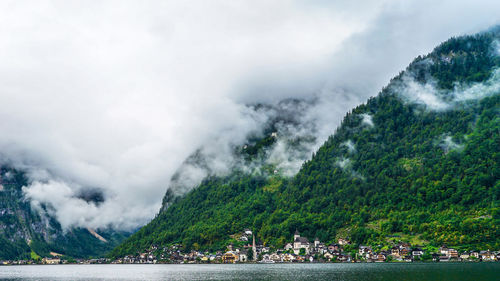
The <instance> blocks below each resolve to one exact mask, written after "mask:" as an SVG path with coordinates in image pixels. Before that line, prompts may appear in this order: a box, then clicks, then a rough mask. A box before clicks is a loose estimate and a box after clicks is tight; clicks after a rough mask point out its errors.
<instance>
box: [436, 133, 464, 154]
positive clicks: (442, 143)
mask: <svg viewBox="0 0 500 281" xmlns="http://www.w3.org/2000/svg"><path fill="white" fill-rule="evenodd" d="M438 145H439V147H441V149H442V150H443V151H444V153H448V152H450V151H452V150H457V151H461V150H462V149H463V148H464V145H463V144H459V143H456V142H454V141H453V138H452V137H451V136H450V135H443V136H442V137H441V139H440V140H439V143H438Z"/></svg>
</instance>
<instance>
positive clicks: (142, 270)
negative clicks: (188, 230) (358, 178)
mask: <svg viewBox="0 0 500 281" xmlns="http://www.w3.org/2000/svg"><path fill="white" fill-rule="evenodd" d="M0 280H2V281H3V280H51V281H56V280H64V281H67V280H314V281H321V280H357V281H358V280H359V281H369V280H436V281H437V280H440V281H442V280H474V281H476V280H500V263H497V262H495V263H375V264H373V263H358V264H234V265H229V264H227V265H226V264H213V265H201V264H199V265H197V264H186V265H27V266H0Z"/></svg>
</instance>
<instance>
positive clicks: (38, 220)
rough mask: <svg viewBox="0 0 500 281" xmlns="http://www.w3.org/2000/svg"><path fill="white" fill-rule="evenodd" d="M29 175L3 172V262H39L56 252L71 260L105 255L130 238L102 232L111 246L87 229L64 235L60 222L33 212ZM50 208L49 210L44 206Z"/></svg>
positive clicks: (0, 213) (0, 191) (0, 193)
mask: <svg viewBox="0 0 500 281" xmlns="http://www.w3.org/2000/svg"><path fill="white" fill-rule="evenodd" d="M27 185H28V179H27V177H26V174H25V173H24V172H22V171H18V170H15V169H12V168H9V167H7V166H4V167H1V168H0V260H2V259H8V260H15V259H34V260H36V259H40V258H42V257H50V256H51V255H50V253H51V252H54V253H57V254H61V255H64V256H67V257H68V258H84V257H85V258H87V257H92V256H94V257H98V256H102V255H104V254H105V253H106V252H108V251H109V250H111V249H112V248H113V247H115V246H116V245H118V244H119V243H120V242H121V241H123V240H124V238H125V237H127V236H126V235H127V233H122V232H116V231H112V230H104V231H99V234H101V236H103V237H104V238H105V239H106V240H107V241H108V242H107V243H104V242H102V241H100V240H98V239H97V238H96V237H94V236H92V234H90V233H89V231H87V230H86V229H83V228H73V229H68V230H66V231H63V230H62V229H61V225H60V224H59V223H58V222H57V220H56V219H55V218H54V217H52V216H50V215H48V214H46V213H45V214H41V213H40V212H38V211H37V210H35V209H33V207H32V205H31V203H30V202H29V200H26V199H25V198H24V194H23V191H22V187H23V186H27ZM42 207H43V208H47V206H42Z"/></svg>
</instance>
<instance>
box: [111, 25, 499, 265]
mask: <svg viewBox="0 0 500 281" xmlns="http://www.w3.org/2000/svg"><path fill="white" fill-rule="evenodd" d="M499 39H500V34H499V32H498V31H495V30H493V31H489V32H486V33H481V34H478V35H474V36H464V37H459V38H452V39H450V40H448V41H446V42H445V43H443V44H441V45H440V46H438V47H437V48H436V49H435V50H434V51H433V52H432V53H430V54H429V55H427V56H424V57H418V58H417V59H415V60H414V61H413V62H412V63H411V64H410V65H409V66H408V68H407V69H406V70H405V71H404V72H401V73H400V75H398V76H397V77H395V78H394V79H393V80H391V82H390V83H389V85H388V86H387V87H386V88H384V89H383V90H382V91H381V93H380V94H379V95H378V96H376V97H374V98H370V99H369V100H368V101H367V102H366V104H363V105H360V106H358V107H356V108H355V109H353V110H352V111H350V112H349V113H347V115H346V116H345V118H344V120H343V122H342V124H341V126H340V127H339V128H338V129H337V130H336V131H335V132H333V131H332V133H333V135H332V136H331V137H330V138H329V139H328V140H327V141H326V142H325V143H324V145H323V146H322V147H321V148H320V149H319V150H318V151H317V152H316V153H315V155H313V157H312V159H311V160H309V161H307V162H305V163H304V164H303V166H302V168H301V170H300V171H299V173H298V174H297V175H295V176H294V177H292V178H285V177H284V176H281V175H279V174H272V173H270V174H247V173H244V172H242V171H240V170H237V169H235V171H234V172H233V173H232V174H231V175H230V176H227V177H215V176H212V177H208V178H206V179H205V180H204V181H203V182H202V183H201V184H200V185H199V186H198V187H197V188H195V189H194V190H192V191H190V192H189V193H187V194H185V195H183V196H174V195H172V194H170V195H169V196H167V197H166V198H168V200H166V201H168V208H164V211H162V212H160V213H159V214H158V216H157V217H156V218H154V219H153V220H152V221H151V222H150V223H149V224H148V225H146V226H145V227H143V228H142V229H140V230H139V231H138V232H137V233H135V234H134V235H133V236H131V237H130V238H129V239H128V240H126V242H124V243H123V244H122V245H120V246H119V247H117V248H116V249H115V250H113V251H112V253H111V255H112V256H123V255H125V254H135V253H137V252H139V251H142V250H144V249H147V248H149V246H150V245H152V244H157V245H169V244H172V243H182V245H183V247H184V248H186V249H192V248H194V249H211V250H219V249H224V247H225V245H227V243H229V242H230V241H232V238H231V237H230V235H232V234H235V233H238V232H241V231H242V230H243V229H244V228H251V229H253V230H254V231H255V232H256V233H257V236H258V238H259V239H260V240H262V241H263V242H264V243H265V244H267V245H271V246H277V247H278V246H279V247H281V246H283V245H284V243H285V242H289V241H290V240H291V237H292V234H293V232H294V231H295V230H296V229H298V230H300V231H301V233H302V234H303V235H304V236H307V237H311V238H312V237H319V239H320V240H321V241H326V242H328V241H334V240H335V239H336V238H338V237H345V236H348V237H349V238H350V239H351V240H352V241H353V242H355V243H363V244H370V245H388V244H389V243H390V240H391V239H399V240H409V241H413V242H416V243H418V244H426V245H435V246H438V245H440V244H443V243H446V244H448V245H450V246H455V247H457V248H459V249H467V248H475V249H488V248H489V249H498V248H500V231H499V225H500V205H499V203H500V202H499V198H500V181H499V178H500V165H499V162H500V95H499V93H500V92H498V90H497V88H498V89H500V86H499V85H498V83H500V80H496V79H497V75H498V73H497V72H496V71H497V69H498V67H499V66H500V58H499V55H498V52H499V51H498V45H497V44H496V42H497V40H499ZM374 71H376V70H374ZM409 81H410V82H411V81H413V82H416V83H417V85H427V87H424V89H427V92H426V93H427V94H428V92H429V91H431V92H432V93H433V94H434V98H436V99H437V100H438V101H440V102H441V104H440V105H441V106H440V107H439V108H438V109H435V108H433V107H432V106H431V105H429V104H427V105H426V104H425V103H424V102H423V100H419V99H415V97H418V93H417V92H416V91H417V90H418V89H415V88H411V87H408V83H409ZM479 83H482V84H479ZM471 87H472V88H471ZM467 89H469V90H467ZM470 89H472V90H474V91H472V90H470ZM412 91H413V92H412ZM470 94H473V96H472V97H471V96H470ZM433 101H435V100H433ZM271 145H272V144H271ZM261 149H266V146H262V147H261ZM165 209H166V210H165Z"/></svg>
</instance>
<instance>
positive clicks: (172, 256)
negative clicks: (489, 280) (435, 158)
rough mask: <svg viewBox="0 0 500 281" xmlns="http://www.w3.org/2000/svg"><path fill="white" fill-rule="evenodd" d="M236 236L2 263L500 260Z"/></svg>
mask: <svg viewBox="0 0 500 281" xmlns="http://www.w3.org/2000/svg"><path fill="white" fill-rule="evenodd" d="M233 238H235V239H237V240H239V241H240V243H238V244H239V245H240V246H239V247H236V246H235V245H234V244H232V243H231V244H229V245H228V246H227V249H226V250H225V251H217V252H215V253H210V252H202V251H195V250H192V251H190V252H189V253H184V252H183V251H182V245H179V244H175V245H170V246H168V247H158V246H156V245H152V246H151V247H150V248H149V249H148V250H147V251H145V252H143V253H139V254H136V255H129V256H125V257H122V258H119V259H116V260H110V259H106V258H101V259H90V260H71V261H68V260H64V259H62V258H61V257H60V256H55V257H52V258H43V259H41V260H37V261H33V260H19V261H0V265H2V264H4V265H17V264H64V263H80V264H89V263H90V264H106V263H114V264H156V263H246V262H258V263H286V262H389V261H401V262H413V261H418V260H428V261H431V260H432V261H435V262H445V261H500V251H495V252H494V251H469V252H461V253H460V252H459V251H457V250H456V249H453V248H448V247H446V246H442V247H440V248H439V249H438V250H437V251H435V252H426V251H425V250H424V249H422V248H421V247H418V246H416V247H413V246H412V245H410V244H409V243H398V244H396V245H393V247H392V248H387V247H385V248H382V249H385V250H378V251H376V250H374V249H373V248H372V247H370V246H364V245H360V246H359V247H357V249H356V248H354V247H353V246H352V245H351V243H350V241H349V240H348V239H342V238H341V239H339V240H338V241H337V243H332V244H329V245H326V244H325V243H323V242H321V241H320V240H319V239H318V238H316V239H314V241H312V242H309V239H307V238H306V237H303V236H301V235H300V233H299V232H298V231H296V232H295V234H294V236H293V241H292V242H291V243H287V244H286V245H285V247H284V248H282V249H272V248H270V247H268V246H264V245H263V244H262V243H257V242H256V240H255V235H254V233H252V231H251V230H250V229H245V230H244V231H243V232H242V233H241V234H239V235H234V236H233ZM346 249H348V250H346Z"/></svg>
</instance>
